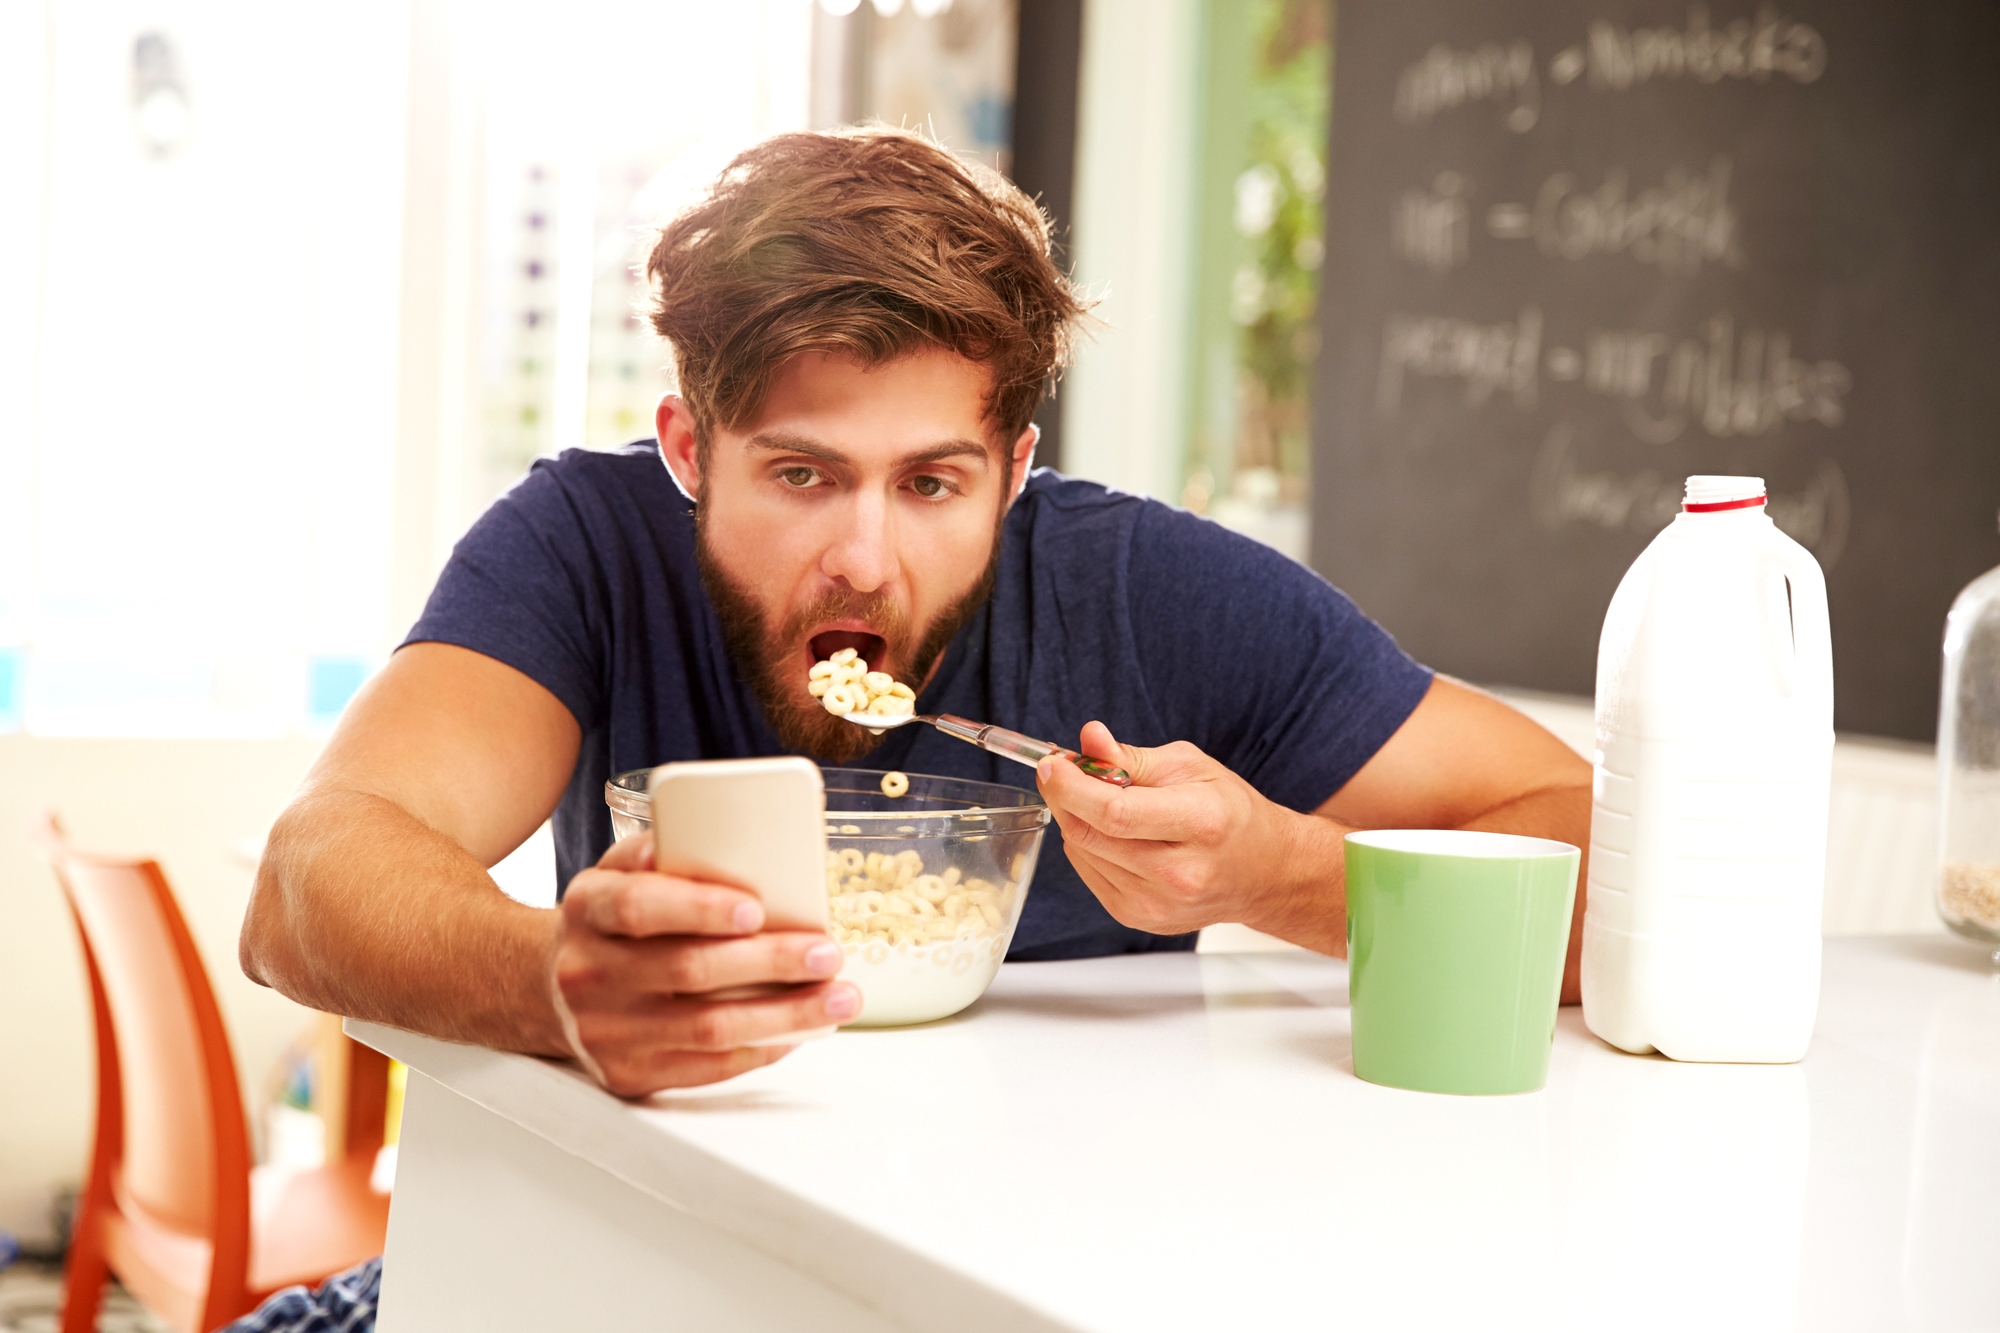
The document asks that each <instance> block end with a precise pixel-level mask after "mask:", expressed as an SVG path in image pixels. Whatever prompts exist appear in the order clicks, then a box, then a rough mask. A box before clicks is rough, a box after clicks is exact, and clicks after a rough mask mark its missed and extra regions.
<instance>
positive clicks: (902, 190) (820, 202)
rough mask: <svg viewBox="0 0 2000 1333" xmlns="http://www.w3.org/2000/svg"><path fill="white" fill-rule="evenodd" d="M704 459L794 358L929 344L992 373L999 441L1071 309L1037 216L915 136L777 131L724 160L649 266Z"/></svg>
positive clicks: (1015, 431)
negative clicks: (718, 435) (719, 434)
mask: <svg viewBox="0 0 2000 1333" xmlns="http://www.w3.org/2000/svg"><path fill="white" fill-rule="evenodd" d="M646 273H647V276H648V277H649V278H650V279H651V280H652V291H653V301H652V311H651V314H652V321H653V327H654V329H656V330H657V331H658V332H659V334H660V336H661V337H662V338H665V339H666V340H667V341H668V343H669V344H671V345H672V348H673V356H674V365H675V369H676V371H677V373H678V380H679V387H680V393H681V396H682V398H683V399H685V400H686V402H687V405H688V409H689V411H690V413H691V414H692V415H693V417H694V425H695V439H696V441H697V443H698V444H699V445H700V447H701V448H702V449H704V450H706V448H707V447H708V444H709V441H710V440H711V439H712V438H713V432H714V430H715V428H716V427H717V426H723V427H729V428H736V427H740V426H742V425H744V424H746V423H747V422H750V421H753V420H755V419H756V415H757V413H758V411H759V410H760V409H761V408H762V406H763V402H764V396H765V394H766V393H767V392H768V391H769V389H770V386H771V381H772V379H773V377H774V376H775V375H776V374H777V373H778V370H779V367H781V366H782V365H783V364H784V363H785V361H786V360H787V359H789V358H791V357H793V356H796V355H798V354H800V353H802V352H820V353H825V354H828V355H833V356H844V357H850V358H853V359H854V360H856V361H859V362H860V363H861V364H863V365H865V366H876V365H881V364H883V363H884V362H888V361H893V360H895V359H897V358H899V357H902V356H905V355H907V354H909V353H911V352H914V351H917V350H919V349H921V348H924V347H940V348H944V349H946V350H949V351H952V352H956V353H958V354H959V355H961V356H963V357H965V358H967V359H968V360H972V361H977V362H980V363H982V364H983V365H985V366H986V367H987V368H988V369H989V370H990V372H991V374H992V389H991V392H990V394H989V397H988V399H987V402H986V406H985V411H986V416H987V419H988V420H990V421H991V422H992V423H993V424H994V425H995V426H996V427H997V428H998V430H999V432H1000V434H1001V438H1002V439H1004V440H1009V441H1011V440H1012V439H1014V438H1015V437H1016V436H1018V435H1019V434H1020V433H1021V432H1022V431H1024V430H1026V429H1027V427H1028V423H1029V421H1030V420H1031V419H1032V418H1033V417H1034V415H1035V409H1036V408H1038V407H1039V406H1040V405H1041V403H1042V400H1043V399H1044V398H1045V397H1046V396H1047V395H1048V392H1049V390H1050V387H1051V385H1052V384H1053V382H1054V379H1055V376H1056V375H1057V374H1058V373H1060V371H1061V369H1062V367H1063V366H1064V365H1066V364H1067V363H1068V360H1069V355H1070V349H1071V346H1072V343H1073V340H1074V336H1075V328H1076V324H1077V322H1078V320H1079V318H1080V317H1081V316H1082V315H1083V313H1084V311H1085V309H1086V302H1085V301H1084V300H1083V299H1082V297H1081V295H1080V294H1079V293H1078V291H1077V289H1076V288H1075V286H1074V285H1073V284H1072V283H1071V282H1070V280H1069V279H1068V278H1067V277H1066V276H1065V275H1064V274H1063V273H1062V272H1061V271H1060V270H1059V269H1058V268H1057V267H1056V265H1055V262H1054V260H1053V259H1052V258H1051V255H1050V247H1049V220H1048V218H1047V217H1045V216H1044V215H1043V213H1042V211H1041V209H1039V208H1038V207H1036V206H1035V203H1034V201H1033V200H1031V199H1029V198H1028V197H1027V196H1026V195H1025V194H1023V193H1022V192H1021V191H1020V190H1019V189H1018V188H1017V187H1016V186H1015V185H1014V184H1013V183H1012V182H1010V181H1008V180H1007V179H1006V178H1005V177H1003V176H1001V175H999V174H998V173H997V172H994V171H992V170H990V169H988V168H985V167H983V166H980V165H978V164H976V163H971V162H965V161H961V160H960V159H958V158H956V157H954V156H952V154H951V153H949V152H947V151H946V150H945V149H943V148H942V147H940V146H938V145H937V144H935V143H932V142H930V141H929V140H927V139H924V138H921V137H919V136H917V135H915V134H910V133H907V132H904V131H900V130H889V129H879V128H869V129H849V130H839V131H834V132H830V133H822V134H781V135H778V136H776V137H775V138H771V139H766V140H765V141H764V142H762V143H760V144H758V145H757V146H756V147H754V148H751V149H748V150H746V151H745V152H743V153H741V154H739V155H738V156H737V157H736V159H735V160H734V161H732V162H731V163H730V164H729V165H728V166H727V167H726V168H724V169H723V172H722V174H721V175H720V176H719V177H717V178H716V180H715V183H714V184H713V185H712V186H710V187H709V189H708V191H707V193H706V194H704V195H703V196H702V198H701V199H700V200H698V201H697V202H696V203H695V204H694V205H693V206H692V207H691V208H689V209H688V210H687V211H685V212H683V213H681V214H680V215H679V216H678V217H676V218H674V220H673V221H672V222H670V223H668V224H667V225H666V227H664V228H663V229H662V230H661V232H660V234H659V238H658V240H657V241H656V242H655V243H654V245H653V249H652V253H651V255H650V256H649V257H648V258H647V260H646Z"/></svg>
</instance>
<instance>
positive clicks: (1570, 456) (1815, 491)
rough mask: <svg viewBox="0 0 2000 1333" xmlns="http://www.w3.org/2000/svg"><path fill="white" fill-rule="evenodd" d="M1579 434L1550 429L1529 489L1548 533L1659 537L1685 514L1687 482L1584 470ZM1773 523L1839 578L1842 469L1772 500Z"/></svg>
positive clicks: (1561, 426)
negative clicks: (1574, 529) (1595, 531)
mask: <svg viewBox="0 0 2000 1333" xmlns="http://www.w3.org/2000/svg"><path fill="white" fill-rule="evenodd" d="M1576 455H1577V449H1576V430H1575V428H1574V427H1573V426H1571V425H1570V424H1569V423H1567V422H1559V423H1557V424H1556V425H1555V426H1553V427H1552V428H1550V430H1549V433H1548V436H1547V438H1546V439H1545V440H1544V441H1543V443H1542V447H1541V451H1540V453H1539V454H1538V455H1537V456H1536V459H1535V468H1534V474H1533V476H1532V478H1531V479H1530V481H1529V484H1528V506H1529V514H1530V516H1531V517H1532V518H1533V520H1534V522H1535V525H1536V526H1537V527H1540V528H1542V529H1544V530H1547V531H1554V530H1557V529H1561V528H1565V527H1570V526H1573V525H1581V526H1584V527H1595V528H1603V529H1606V530H1619V529H1624V530H1627V531H1631V532H1635V533H1651V532H1657V531H1659V530H1660V529H1661V528H1663V527H1665V526H1666V525H1667V524H1668V523H1670V522H1672V521H1673V517H1674V515H1675V514H1678V513H1679V512H1680V510H1681V498H1682V495H1681V480H1680V477H1679V475H1678V474H1675V475H1672V476H1669V475H1666V474H1663V473H1661V472H1658V471H1654V470H1653V469H1650V468H1642V469H1640V470H1638V471H1636V472H1630V473H1619V472H1611V471H1592V470H1590V469H1588V468H1586V467H1583V466H1581V465H1579V464H1578V462H1577V458H1576ZM1765 512H1766V513H1767V514H1769V515H1770V518H1771V521H1772V522H1773V523H1776V524H1777V525H1778V527H1779V528H1781V529H1783V530H1784V532H1785V533H1786V535H1788V536H1790V537H1791V538H1792V540H1794V541H1796V542H1798V543H1799V544H1800V545H1801V546H1804V547H1805V548H1806V549H1807V550H1809V551H1811V552H1812V553H1813V555H1814V556H1815V557H1816V558H1817V559H1818V560H1819V562H1820V565H1821V566H1822V567H1823V568H1825V569H1827V570H1829V571H1830V570H1832V569H1833V567H1834V566H1835V565H1837V564H1838V563H1839V562H1840V556H1841V552H1842V551H1843V550H1844V549H1845V548H1846V545H1847V530H1848V523H1849V515H1850V509H1849V498H1848V492H1847V476H1846V474H1845V473H1843V472H1842V471H1841V469H1840V464H1839V463H1837V462H1835V461H1834V460H1833V459H1831V458H1823V459H1821V460H1820V461H1819V463H1818V465H1817V466H1816V467H1815V468H1814V470H1813V474H1812V476H1811V478H1810V479H1809V480H1808V481H1807V482H1806V484H1805V485H1804V486H1801V487H1799V488H1797V489H1794V490H1783V489H1777V490H1773V491H1772V492H1771V496H1770V500H1769V502H1768V504H1767V505H1766V507H1765Z"/></svg>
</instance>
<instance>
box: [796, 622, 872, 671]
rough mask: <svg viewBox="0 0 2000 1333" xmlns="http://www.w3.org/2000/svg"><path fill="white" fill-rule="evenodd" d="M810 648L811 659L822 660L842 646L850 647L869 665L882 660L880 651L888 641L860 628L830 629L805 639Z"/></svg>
mask: <svg viewBox="0 0 2000 1333" xmlns="http://www.w3.org/2000/svg"><path fill="white" fill-rule="evenodd" d="M806 646H807V647H808V648H809V649H811V651H812V655H813V661H815V662H824V661H825V660H826V659H827V658H829V657H832V656H833V655H834V654H835V653H837V652H839V651H840V650H841V649H842V648H852V649H853V650H854V651H855V652H856V653H858V654H860V655H861V658H862V659H863V660H864V661H866V662H868V663H870V664H871V665H873V664H876V663H879V662H880V661H881V660H882V653H883V651H884V650H885V649H886V648H887V647H888V643H887V641H886V640H885V639H883V637H882V636H881V635H879V634H869V633H867V632H865V631H862V630H848V629H830V630H827V631H826V632H825V633H823V634H815V635H813V636H812V638H810V639H808V640H806Z"/></svg>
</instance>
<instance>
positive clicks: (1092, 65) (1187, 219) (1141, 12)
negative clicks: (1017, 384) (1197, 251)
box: [1062, 0, 1200, 502]
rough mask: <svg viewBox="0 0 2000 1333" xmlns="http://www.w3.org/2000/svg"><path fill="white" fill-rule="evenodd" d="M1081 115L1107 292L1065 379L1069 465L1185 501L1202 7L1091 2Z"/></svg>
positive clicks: (1095, 243) (1079, 216)
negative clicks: (1186, 388) (1183, 478)
mask: <svg viewBox="0 0 2000 1333" xmlns="http://www.w3.org/2000/svg"><path fill="white" fill-rule="evenodd" d="M1083 13H1084V18H1083V70H1082V87H1081V90H1080V96H1079V99H1078V108H1077V119H1078V126H1077V155H1076V195H1075V220H1074V223H1073V226H1074V234H1075V238H1076V239H1075V257H1076V276H1077V279H1078V280H1079V281H1080V282H1082V283H1083V284H1085V285H1086V286H1087V287H1088V288H1089V289H1090V290H1091V291H1092V292H1093V293H1094V294H1096V295H1098V296H1100V297H1102V298H1103V301H1102V304H1100V305H1099V306H1098V307H1097V312H1096V313H1097V316H1098V318H1099V319H1101V320H1102V321H1104V325H1105V327H1102V328H1100V329H1098V330H1097V332H1096V336H1095V337H1094V338H1092V339H1091V340H1089V341H1088V342H1087V343H1086V344H1085V345H1084V347H1083V348H1082V350H1081V352H1080V353H1079V355H1078V357H1077V361H1076V365H1075V366H1074V367H1073V368H1072V369H1071V370H1070V372H1069V374H1068V376H1067V377H1066V378H1065V379H1064V381H1063V392H1062V403H1063V467H1064V470H1065V471H1067V472H1069V473H1071V474H1073V475H1075V476H1080V477H1089V478H1091V479H1092V480H1094V481H1101V482H1104V483H1106V484H1107V485H1111V486H1116V487H1118V488H1119V489H1121V490H1126V491H1132V492H1136V493H1138V494H1142V495H1152V496H1156V497H1158V498H1160V499H1163V500H1168V501H1176V502H1177V501H1178V499H1179V496H1180V472H1181V453H1182V449H1183V442H1184V441H1185V440H1186V438H1187V422H1186V416H1187V411H1186V394H1185V393H1183V392H1182V385H1183V384H1184V382H1185V380H1186V377H1187V375H1188V374H1189V373H1190V372H1189V367H1188V365H1187V361H1188V336H1187V329H1188V320H1189V318H1190V310H1189V302H1190V295H1191V288H1190V284H1191V281H1192V276H1193V269H1194V232H1193V227H1194V213H1193V210H1192V208H1191V207H1190V203H1191V198H1192V195H1191V192H1192V190H1193V188H1194V169H1195V163H1194V150H1193V143H1194V125H1193V123H1192V117H1193V108H1194V103H1195V98H1194V88H1195V81H1196V76H1197V71H1198V61H1197V56H1198V52H1197V50H1196V34H1197V32H1198V30H1199V19H1200V7H1199V3H1198V0H1090V3H1088V4H1086V5H1085V6H1084V11H1083Z"/></svg>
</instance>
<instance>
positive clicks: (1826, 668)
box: [1764, 532, 1833, 718]
mask: <svg viewBox="0 0 2000 1333" xmlns="http://www.w3.org/2000/svg"><path fill="white" fill-rule="evenodd" d="M1774 535H1775V537H1776V540H1775V541H1772V542H1771V543H1769V544H1768V545H1767V546H1766V547H1765V560H1764V565H1765V567H1766V568H1767V569H1769V570H1770V571H1771V572H1772V573H1774V574H1777V575H1779V576H1781V577H1783V578H1784V579H1786V580H1787V581H1788V582H1789V583H1790V584H1791V599H1790V600H1791V621H1792V623H1791V631H1792V632H1791V640H1792V643H1791V649H1792V651H1791V653H1790V655H1789V660H1788V663H1787V669H1786V670H1784V671H1782V672H1781V680H1782V681H1783V685H1784V692H1785V693H1786V694H1787V695H1789V696H1791V697H1793V698H1803V699H1804V701H1805V702H1807V703H1810V704H1812V705H1813V706H1814V707H1815V708H1816V709H1818V710H1823V711H1824V712H1825V714H1826V715H1827V716H1828V717H1829V718H1830V717H1832V715H1833V695H1832V688H1833V630H1832V627H1831V626H1830V625H1829V624H1828V622H1827V610H1826V574H1825V573H1824V572H1823V571H1822V570H1821V569H1820V567H1819V561H1817V560H1815V559H1813V556H1812V552H1810V551H1808V550H1806V548H1805V547H1803V546H1801V545H1799V544H1798V543H1797V542H1795V541H1793V540H1792V539H1791V538H1790V537H1788V536H1786V535H1785V534H1784V533H1782V532H1777V533H1775V534H1774Z"/></svg>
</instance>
